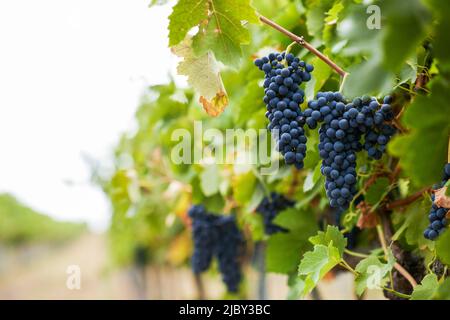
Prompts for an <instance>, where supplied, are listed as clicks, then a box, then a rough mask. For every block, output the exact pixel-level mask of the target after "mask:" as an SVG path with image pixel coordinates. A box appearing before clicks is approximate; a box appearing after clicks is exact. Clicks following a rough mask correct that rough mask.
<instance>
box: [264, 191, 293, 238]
mask: <svg viewBox="0 0 450 320" xmlns="http://www.w3.org/2000/svg"><path fill="white" fill-rule="evenodd" d="M294 204H295V202H294V201H292V200H289V199H287V198H286V197H284V196H283V195H282V194H279V193H276V192H272V193H271V194H270V196H269V197H265V198H264V199H263V200H262V201H261V203H260V204H259V205H258V207H257V208H256V211H257V212H258V213H260V214H261V215H262V217H263V221H264V231H265V233H266V234H268V235H271V234H274V233H276V232H286V231H287V230H286V229H285V228H282V227H280V226H277V225H276V224H274V223H273V219H275V217H276V216H277V215H278V213H279V212H281V211H283V210H286V209H287V208H289V207H292V206H293V205H294Z"/></svg>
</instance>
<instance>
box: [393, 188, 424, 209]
mask: <svg viewBox="0 0 450 320" xmlns="http://www.w3.org/2000/svg"><path fill="white" fill-rule="evenodd" d="M430 191H431V189H430V188H423V189H421V190H419V191H417V192H416V193H414V194H412V195H410V196H409V197H406V198H404V199H400V200H396V201H392V202H391V203H388V204H387V205H386V208H387V209H389V210H391V209H394V208H397V207H405V206H407V205H409V204H411V203H413V202H414V201H416V200H417V199H419V198H421V197H422V196H423V194H424V193H426V192H430Z"/></svg>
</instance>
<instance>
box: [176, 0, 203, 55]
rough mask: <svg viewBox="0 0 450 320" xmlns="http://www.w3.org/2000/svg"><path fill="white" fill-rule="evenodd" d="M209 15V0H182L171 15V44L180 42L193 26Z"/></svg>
mask: <svg viewBox="0 0 450 320" xmlns="http://www.w3.org/2000/svg"><path fill="white" fill-rule="evenodd" d="M207 17H208V0H180V1H178V3H177V4H176V5H175V6H174V7H173V11H172V14H171V15H170V16H169V46H170V47H173V46H175V45H177V44H179V43H180V42H181V41H183V39H184V38H185V37H186V34H187V33H188V31H189V30H191V29H192V28H193V27H195V26H197V25H199V24H200V22H201V21H203V20H205V19H206V18H207Z"/></svg>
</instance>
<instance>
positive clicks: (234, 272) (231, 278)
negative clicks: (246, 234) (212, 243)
mask: <svg viewBox="0 0 450 320" xmlns="http://www.w3.org/2000/svg"><path fill="white" fill-rule="evenodd" d="M217 235H218V241H217V245H216V253H217V259H218V262H219V270H220V273H221V274H222V280H223V282H224V283H225V285H226V286H227V289H228V291H229V292H233V293H236V292H238V289H239V283H240V281H241V278H242V272H241V265H240V257H241V254H242V249H243V245H244V238H243V236H242V234H241V232H240V231H239V229H238V227H237V225H236V220H235V218H234V217H233V216H221V217H220V218H219V219H218V221H217Z"/></svg>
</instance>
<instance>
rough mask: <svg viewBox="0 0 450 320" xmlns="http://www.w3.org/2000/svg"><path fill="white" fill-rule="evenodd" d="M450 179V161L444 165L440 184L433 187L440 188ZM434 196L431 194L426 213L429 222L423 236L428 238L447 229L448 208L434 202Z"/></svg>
mask: <svg viewBox="0 0 450 320" xmlns="http://www.w3.org/2000/svg"><path fill="white" fill-rule="evenodd" d="M449 179H450V163H447V164H446V165H445V166H444V175H443V177H442V181H441V183H440V184H437V185H435V186H434V188H433V189H435V190H436V189H439V188H442V187H443V186H444V185H445V184H446V183H447V181H448V180H449ZM434 200H435V196H434V194H432V195H431V201H432V202H433V203H432V205H431V210H430V213H429V215H428V220H429V222H430V224H429V226H428V228H426V229H425V231H424V233H423V236H424V237H425V238H426V239H429V240H436V239H437V237H438V236H439V235H441V234H442V233H443V232H444V231H445V230H446V229H447V224H448V220H447V213H448V211H449V209H447V208H440V207H438V205H437V204H436V203H435V202H434Z"/></svg>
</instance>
